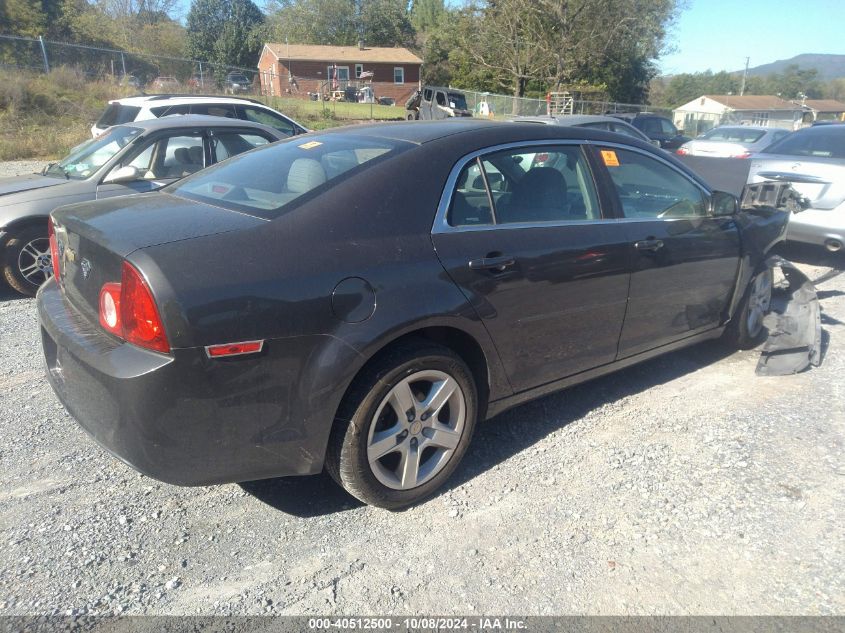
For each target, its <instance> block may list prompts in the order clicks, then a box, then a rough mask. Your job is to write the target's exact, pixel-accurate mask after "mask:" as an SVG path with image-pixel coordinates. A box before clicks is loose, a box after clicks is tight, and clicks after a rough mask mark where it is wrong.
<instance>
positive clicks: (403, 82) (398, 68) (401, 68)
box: [393, 66, 405, 86]
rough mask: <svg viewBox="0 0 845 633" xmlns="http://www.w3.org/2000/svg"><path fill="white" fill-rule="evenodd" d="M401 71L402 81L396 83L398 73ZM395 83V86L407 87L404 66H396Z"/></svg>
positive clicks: (394, 69) (394, 68)
mask: <svg viewBox="0 0 845 633" xmlns="http://www.w3.org/2000/svg"><path fill="white" fill-rule="evenodd" d="M397 70H398V71H400V73H401V75H402V81H396V71H397ZM393 83H394V85H397V86H399V85H405V67H404V66H394V67H393Z"/></svg>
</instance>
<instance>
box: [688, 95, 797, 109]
mask: <svg viewBox="0 0 845 633" xmlns="http://www.w3.org/2000/svg"><path fill="white" fill-rule="evenodd" d="M704 96H705V97H707V98H708V99H712V100H713V101H716V102H718V103H721V104H722V105H723V106H725V107H727V108H730V109H731V110H800V109H801V106H799V105H796V104H794V103H790V102H789V101H786V100H784V99H781V98H780V97H776V96H774V95H742V96H739V95H704Z"/></svg>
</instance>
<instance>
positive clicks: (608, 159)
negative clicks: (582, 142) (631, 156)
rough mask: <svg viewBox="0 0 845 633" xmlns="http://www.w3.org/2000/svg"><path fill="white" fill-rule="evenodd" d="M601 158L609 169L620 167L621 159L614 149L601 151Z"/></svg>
mask: <svg viewBox="0 0 845 633" xmlns="http://www.w3.org/2000/svg"><path fill="white" fill-rule="evenodd" d="M601 157H602V160H604V164H605V165H606V166H607V167H619V159H618V158H617V157H616V152H614V151H613V150H612V149H603V150H601Z"/></svg>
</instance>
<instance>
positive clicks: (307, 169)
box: [288, 158, 326, 193]
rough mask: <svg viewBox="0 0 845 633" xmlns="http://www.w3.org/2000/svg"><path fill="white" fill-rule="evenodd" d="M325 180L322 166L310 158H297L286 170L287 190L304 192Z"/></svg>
mask: <svg viewBox="0 0 845 633" xmlns="http://www.w3.org/2000/svg"><path fill="white" fill-rule="evenodd" d="M324 182H326V172H325V170H323V166H322V165H321V164H320V163H319V162H318V161H316V160H314V159H312V158H297V159H296V160H295V161H293V164H292V165H291V166H290V171H289V172H288V191H292V192H294V193H305V192H306V191H311V190H312V189H314V188H316V187H319V186H320V185H322V184H323V183H324Z"/></svg>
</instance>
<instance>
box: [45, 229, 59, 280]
mask: <svg viewBox="0 0 845 633" xmlns="http://www.w3.org/2000/svg"><path fill="white" fill-rule="evenodd" d="M47 235H49V237H50V263H51V264H52V265H53V277H55V278H56V281H57V282H58V281H61V277H59V240H58V238H57V237H56V228H55V227H54V226H53V218H50V221H49V222H48V223H47Z"/></svg>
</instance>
